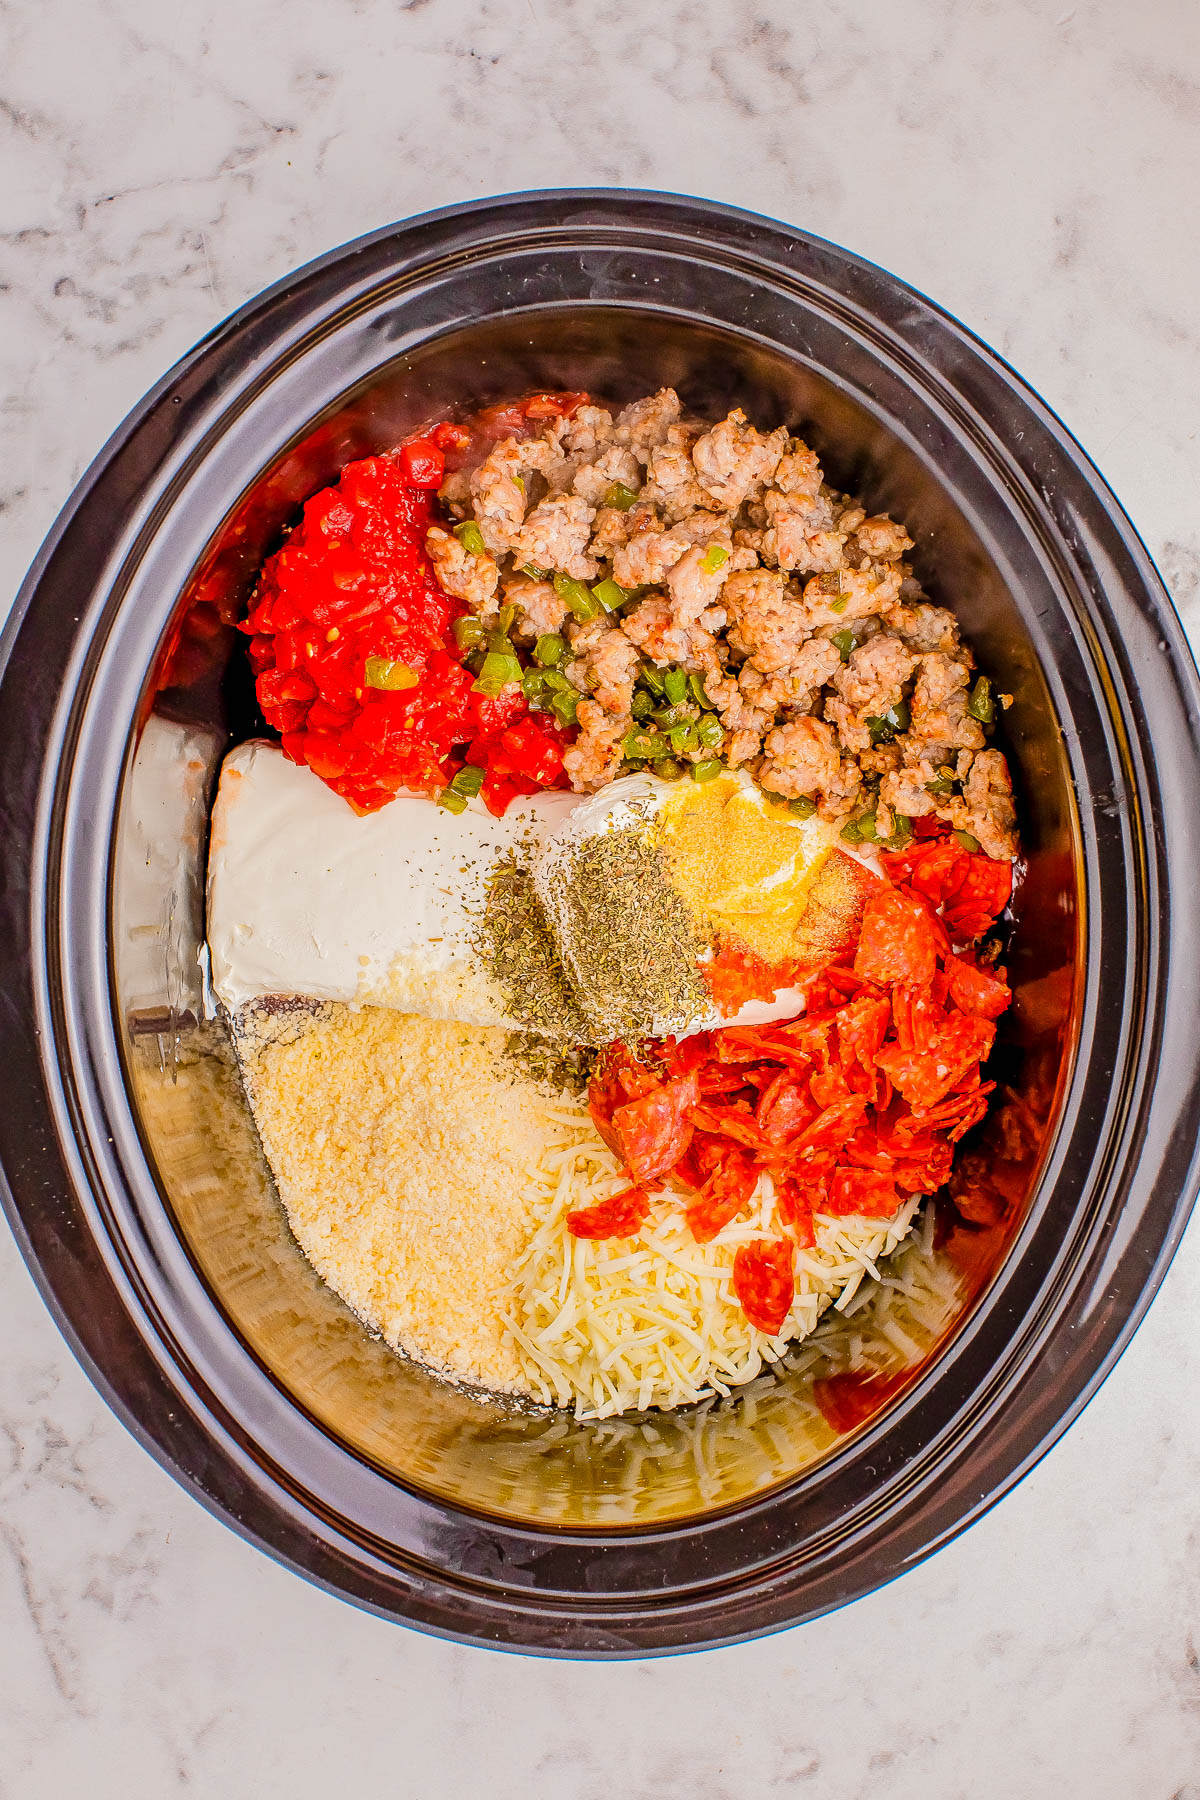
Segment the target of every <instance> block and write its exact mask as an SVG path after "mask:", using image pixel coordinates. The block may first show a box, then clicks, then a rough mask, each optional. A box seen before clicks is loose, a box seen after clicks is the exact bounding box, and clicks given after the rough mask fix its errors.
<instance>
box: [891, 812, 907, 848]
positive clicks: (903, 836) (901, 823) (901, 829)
mask: <svg viewBox="0 0 1200 1800" xmlns="http://www.w3.org/2000/svg"><path fill="white" fill-rule="evenodd" d="M912 835H913V828H912V820H911V819H909V818H906V816H905V815H904V813H897V814H896V823H895V826H894V827H893V829H892V835H891V837H890V838H889V839H888V842H889V843H890V844H893V845H894V846H895V848H896V849H897V850H902V849H903V848H904V846H905V844H907V843H909V842H910V841H911V839H912Z"/></svg>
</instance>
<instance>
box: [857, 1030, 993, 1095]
mask: <svg viewBox="0 0 1200 1800" xmlns="http://www.w3.org/2000/svg"><path fill="white" fill-rule="evenodd" d="M995 1035H996V1027H995V1026H994V1025H993V1024H991V1022H990V1021H989V1020H987V1019H973V1018H970V1017H969V1016H968V1015H967V1014H966V1013H956V1014H955V1015H954V1017H953V1018H952V1019H950V1020H949V1021H948V1022H947V1023H946V1024H945V1025H944V1026H943V1027H942V1029H941V1030H940V1031H939V1032H938V1034H937V1037H936V1038H935V1040H934V1042H933V1045H932V1047H931V1048H930V1049H928V1050H925V1051H918V1050H904V1049H902V1048H901V1047H900V1045H899V1044H892V1045H889V1046H888V1047H887V1048H886V1049H884V1050H881V1051H880V1053H879V1066H880V1068H881V1069H883V1071H884V1073H885V1074H886V1075H887V1077H888V1080H889V1081H890V1082H891V1083H892V1085H893V1087H895V1089H896V1090H897V1092H898V1093H901V1094H903V1096H904V1098H905V1099H906V1100H907V1101H908V1102H909V1104H910V1106H921V1107H929V1106H936V1105H937V1104H938V1101H939V1100H944V1099H945V1097H946V1095H947V1094H950V1093H953V1091H954V1089H955V1088H958V1087H961V1086H962V1085H963V1083H964V1081H965V1080H966V1078H967V1076H968V1075H970V1073H971V1071H972V1069H973V1068H974V1066H975V1065H976V1064H977V1063H979V1062H982V1060H983V1058H984V1057H985V1056H986V1055H987V1053H988V1051H989V1050H990V1049H991V1047H992V1039H993V1038H994V1037H995Z"/></svg>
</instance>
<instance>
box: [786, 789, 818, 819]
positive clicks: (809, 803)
mask: <svg viewBox="0 0 1200 1800" xmlns="http://www.w3.org/2000/svg"><path fill="white" fill-rule="evenodd" d="M787 806H788V811H789V812H790V813H794V814H795V816H796V817H797V818H798V819H811V818H812V816H813V814H814V813H815V812H816V810H817V803H816V801H815V800H811V799H810V798H809V796H808V795H807V794H797V795H796V798H795V799H794V800H789V801H788V803H787Z"/></svg>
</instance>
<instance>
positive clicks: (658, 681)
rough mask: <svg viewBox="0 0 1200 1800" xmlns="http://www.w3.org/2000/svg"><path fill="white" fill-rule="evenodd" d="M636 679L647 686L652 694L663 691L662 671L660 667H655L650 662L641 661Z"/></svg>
mask: <svg viewBox="0 0 1200 1800" xmlns="http://www.w3.org/2000/svg"><path fill="white" fill-rule="evenodd" d="M638 680H639V681H640V682H642V684H643V685H644V686H645V687H648V688H649V689H650V692H651V693H652V694H661V693H662V692H663V689H664V685H665V681H664V676H663V672H662V670H661V669H658V668H656V667H655V665H654V664H653V663H652V662H643V664H642V666H641V668H640V669H639V670H638Z"/></svg>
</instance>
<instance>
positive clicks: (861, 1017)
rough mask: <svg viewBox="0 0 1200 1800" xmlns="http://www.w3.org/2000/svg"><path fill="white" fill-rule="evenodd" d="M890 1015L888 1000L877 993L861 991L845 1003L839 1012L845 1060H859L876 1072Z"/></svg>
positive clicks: (839, 1026)
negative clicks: (846, 1004)
mask: <svg viewBox="0 0 1200 1800" xmlns="http://www.w3.org/2000/svg"><path fill="white" fill-rule="evenodd" d="M890 1016H891V1014H890V1010H889V1007H888V1003H887V1001H886V1000H885V999H883V998H882V996H876V995H874V994H860V996H859V997H858V999H857V1000H852V1001H851V1002H850V1004H849V1006H843V1007H842V1009H841V1011H840V1012H839V1013H838V1015H837V1035H838V1047H839V1049H840V1050H841V1054H842V1062H843V1064H850V1063H853V1062H858V1063H861V1064H862V1066H863V1068H864V1069H868V1070H870V1071H871V1072H872V1073H874V1070H875V1058H876V1056H877V1055H878V1054H879V1047H880V1045H881V1044H882V1043H883V1040H884V1036H885V1035H886V1032H887V1028H888V1022H889V1019H890Z"/></svg>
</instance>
